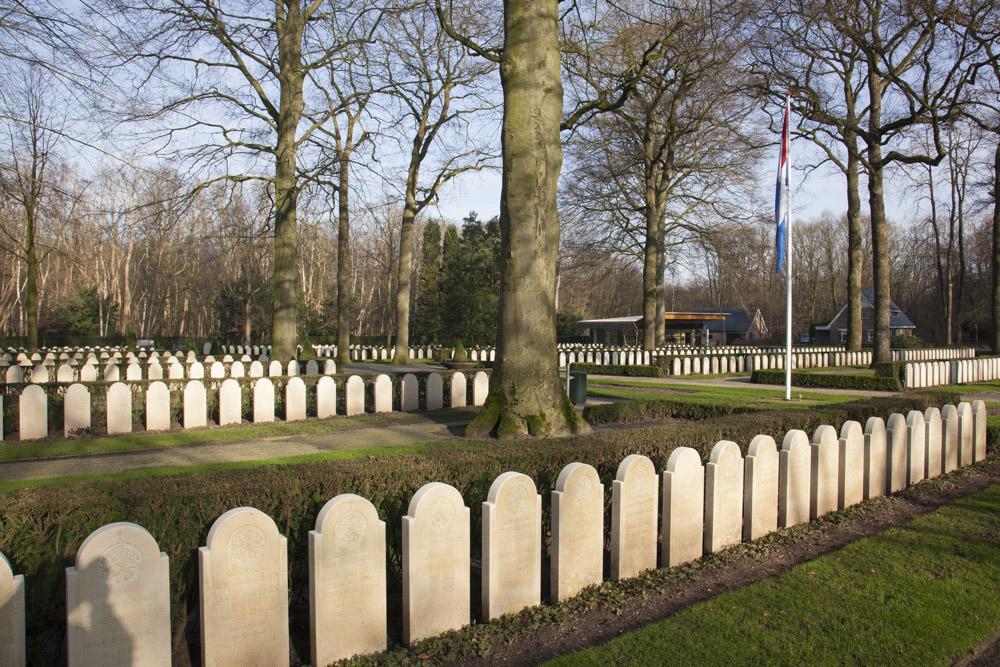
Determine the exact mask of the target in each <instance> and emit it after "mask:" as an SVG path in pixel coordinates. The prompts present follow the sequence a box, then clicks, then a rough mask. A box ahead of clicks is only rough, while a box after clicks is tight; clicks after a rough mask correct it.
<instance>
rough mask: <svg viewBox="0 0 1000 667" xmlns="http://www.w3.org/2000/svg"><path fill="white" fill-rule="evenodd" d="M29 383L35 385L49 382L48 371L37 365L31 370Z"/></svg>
mask: <svg viewBox="0 0 1000 667" xmlns="http://www.w3.org/2000/svg"><path fill="white" fill-rule="evenodd" d="M31 381H32V382H34V383H35V384H44V383H46V382H48V381H49V369H48V368H46V367H45V366H42V365H40V364H39V365H38V366H35V367H34V368H32V369H31Z"/></svg>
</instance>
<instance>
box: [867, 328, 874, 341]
mask: <svg viewBox="0 0 1000 667" xmlns="http://www.w3.org/2000/svg"><path fill="white" fill-rule="evenodd" d="M868 342H869V343H874V342H875V330H874V329H869V330H868Z"/></svg>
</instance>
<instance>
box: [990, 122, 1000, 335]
mask: <svg viewBox="0 0 1000 667" xmlns="http://www.w3.org/2000/svg"><path fill="white" fill-rule="evenodd" d="M997 139H998V141H997V146H996V149H995V150H994V152H993V285H992V291H993V295H992V296H993V299H992V302H993V313H992V314H993V354H1000V135H998V136H997Z"/></svg>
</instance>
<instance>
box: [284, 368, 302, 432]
mask: <svg viewBox="0 0 1000 667" xmlns="http://www.w3.org/2000/svg"><path fill="white" fill-rule="evenodd" d="M305 418H306V383H305V382H303V381H302V378H300V377H293V378H291V379H289V380H288V382H287V383H286V384H285V421H286V422H293V421H302V420H303V419H305Z"/></svg>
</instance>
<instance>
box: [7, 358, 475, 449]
mask: <svg viewBox="0 0 1000 667" xmlns="http://www.w3.org/2000/svg"><path fill="white" fill-rule="evenodd" d="M398 382H399V391H398V392H396V393H397V394H398V396H399V400H398V401H397V402H396V405H395V407H396V408H397V409H398V410H399V411H401V412H410V411H414V410H418V409H419V400H420V386H419V381H418V379H417V376H415V375H413V374H412V373H407V374H406V375H403V376H402V377H401V378H400V379H399V380H398ZM471 384H472V405H474V406H480V405H483V403H485V402H486V396H487V394H488V392H489V377H488V376H487V375H486V373H485V372H484V371H479V372H477V373H476V374H475V375H474V376H473V377H472V383H471ZM468 385H469V382H468V380H467V379H466V377H465V375H464V374H462V373H458V372H456V373H453V374H452V375H451V377H450V380H449V399H450V402H449V405H450V406H451V407H453V408H457V407H465V406H466V405H468V402H469V391H468ZM252 391H253V414H252V422H253V423H255V424H259V423H267V422H273V421H274V419H275V409H274V405H275V391H274V383H273V382H272V381H271V380H270V379H269V378H259V379H258V380H257V381H256V382H254V384H253V390H252ZM315 391H316V417H317V418H319V419H325V418H327V417H332V416H334V415H336V414H337V383H336V381H335V380H334V379H333V378H332V377H329V376H323V377H321V378H320V379H319V381H318V382H317V383H316V390H315ZM424 393H425V396H424V409H425V410H440V409H441V408H442V407H444V382H443V380H442V378H441V376H440V375H438V374H437V373H431V374H429V375H428V376H427V379H426V383H425V389H424ZM372 395H373V397H374V403H373V406H372V407H373V410H374V412H392V411H393V409H394V405H393V403H394V401H393V395H394V392H393V378H391V377H390V376H388V375H379V376H377V377H376V378H375V380H374V383H373V391H372ZM92 398H93V395H92V394H91V392H90V390H89V389H88V388H87V386H86V385H84V384H80V383H75V384H71V385H70V386H69V387H67V389H66V393H65V396H64V397H63V436H64V437H69V436H70V435H71V434H72V433H73V432H76V431H81V430H85V429H89V428H90V427H91V412H92V410H91V400H92ZM132 403H133V395H132V389H131V388H130V387H129V385H127V384H125V383H122V382H116V383H114V384H112V385H111V386H110V387H108V390H107V395H106V415H107V421H106V425H107V432H108V434H109V435H116V434H120V433H131V432H132V426H133V425H132ZM365 403H366V401H365V384H364V380H363V379H362V378H361V377H359V376H357V375H352V376H350V377H348V378H347V381H346V382H345V383H344V406H345V410H344V414H345V415H346V416H348V417H350V416H354V415H359V414H364V412H365V411H366V409H367V406H366V404H365ZM284 404H285V416H284V418H285V421H288V422H290V421H300V420H303V419H305V418H306V385H305V382H303V381H302V379H301V378H299V377H292V378H290V379H289V380H288V382H286V383H285V401H284ZM2 405H3V403H2V397H0V407H2ZM207 405H208V403H207V390H206V388H205V384H204V383H203V382H202V381H201V380H190V381H188V382H187V384H185V385H184V390H183V403H182V406H183V413H182V414H183V416H182V419H181V426H182V427H183V428H186V429H187V428H200V427H203V426H208V407H207ZM145 408H146V409H145V426H146V430H147V431H161V430H166V429H169V428H170V426H171V423H170V389H169V388H168V387H167V385H166V384H165V383H163V382H160V381H155V382H152V383H150V385H149V387H148V388H147V389H146V405H145ZM242 419H243V387H242V386H241V385H240V383H239V382H237V381H236V380H233V379H231V378H230V379H227V380H223V381H222V383H221V384H220V385H219V414H218V421H217V424H218V426H226V425H229V424H239V423H240V422H241V421H242ZM18 426H19V438H20V439H21V440H36V439H38V438H45V437H47V436H48V435H49V419H48V394H46V393H45V391H44V390H43V389H42V388H41V387H39V386H38V385H30V386H28V387H26V388H25V389H24V391H23V392H21V395H20V397H19V398H18ZM2 438H3V434H2V433H0V439H2Z"/></svg>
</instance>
